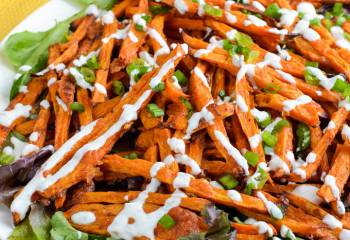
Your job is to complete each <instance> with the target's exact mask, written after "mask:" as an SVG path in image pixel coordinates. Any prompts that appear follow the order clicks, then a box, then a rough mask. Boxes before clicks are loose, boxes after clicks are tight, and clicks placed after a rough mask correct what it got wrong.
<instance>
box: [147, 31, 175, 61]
mask: <svg viewBox="0 0 350 240" xmlns="http://www.w3.org/2000/svg"><path fill="white" fill-rule="evenodd" d="M147 33H148V35H149V36H150V37H151V38H152V39H154V40H155V41H156V42H157V43H158V44H159V45H160V46H161V48H160V49H158V50H157V51H156V52H155V53H154V59H155V60H156V59H157V57H158V56H160V55H164V54H169V53H170V49H169V46H168V44H167V43H166V41H165V40H164V39H163V37H162V36H161V35H160V33H159V32H158V31H157V30H156V29H154V28H149V29H148V31H147Z"/></svg>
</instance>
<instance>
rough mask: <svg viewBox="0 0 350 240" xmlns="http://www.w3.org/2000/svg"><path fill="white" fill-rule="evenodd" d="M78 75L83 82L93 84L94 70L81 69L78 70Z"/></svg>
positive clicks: (94, 78)
mask: <svg viewBox="0 0 350 240" xmlns="http://www.w3.org/2000/svg"><path fill="white" fill-rule="evenodd" d="M80 73H81V74H82V75H83V76H84V80H85V81H86V82H88V83H94V82H95V80H96V76H95V72H94V70H92V69H90V68H87V67H82V68H81V69H80Z"/></svg>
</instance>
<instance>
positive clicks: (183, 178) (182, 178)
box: [173, 172, 193, 188]
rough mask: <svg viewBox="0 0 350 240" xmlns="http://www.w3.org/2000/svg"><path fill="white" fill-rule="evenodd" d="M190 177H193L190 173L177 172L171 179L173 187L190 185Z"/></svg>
mask: <svg viewBox="0 0 350 240" xmlns="http://www.w3.org/2000/svg"><path fill="white" fill-rule="evenodd" d="M191 179H193V177H192V176H191V175H190V174H188V173H184V172H178V173H177V175H176V177H175V179H174V181H173V187H174V188H187V187H189V186H190V183H191Z"/></svg>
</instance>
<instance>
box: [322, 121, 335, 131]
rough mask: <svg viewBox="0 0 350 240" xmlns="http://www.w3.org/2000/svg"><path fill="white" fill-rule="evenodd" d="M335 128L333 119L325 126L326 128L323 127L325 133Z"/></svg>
mask: <svg viewBox="0 0 350 240" xmlns="http://www.w3.org/2000/svg"><path fill="white" fill-rule="evenodd" d="M334 128H336V125H335V122H334V121H332V120H331V121H329V122H328V125H327V127H325V129H323V133H325V132H326V131H328V130H332V129H334Z"/></svg>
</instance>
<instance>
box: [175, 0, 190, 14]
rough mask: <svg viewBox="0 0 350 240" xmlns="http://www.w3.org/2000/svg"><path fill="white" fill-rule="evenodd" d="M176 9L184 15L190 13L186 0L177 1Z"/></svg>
mask: <svg viewBox="0 0 350 240" xmlns="http://www.w3.org/2000/svg"><path fill="white" fill-rule="evenodd" d="M174 7H175V8H176V10H177V11H178V12H179V13H180V14H182V15H183V14H185V13H186V12H187V11H188V6H187V4H186V2H185V1H184V0H175V1H174Z"/></svg>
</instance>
